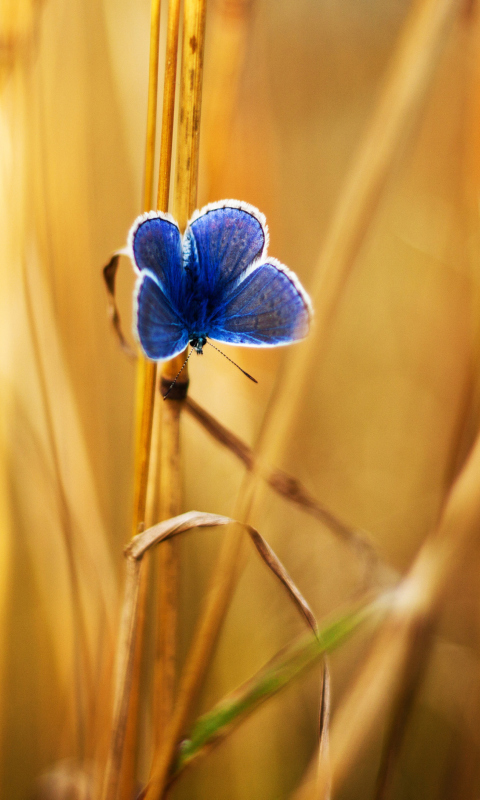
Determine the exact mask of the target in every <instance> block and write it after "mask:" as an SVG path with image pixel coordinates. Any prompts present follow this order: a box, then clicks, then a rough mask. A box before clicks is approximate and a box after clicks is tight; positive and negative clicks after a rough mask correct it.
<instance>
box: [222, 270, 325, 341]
mask: <svg viewBox="0 0 480 800" xmlns="http://www.w3.org/2000/svg"><path fill="white" fill-rule="evenodd" d="M310 316H311V305H310V299H309V297H308V295H307V293H306V292H305V290H304V289H303V287H302V286H301V284H300V281H299V280H298V278H297V276H296V275H295V274H294V273H293V272H291V271H290V270H289V269H288V268H287V267H285V266H284V265H283V264H280V262H279V261H277V260H276V259H273V258H269V259H268V262H265V263H263V264H259V265H258V266H256V267H254V268H253V269H252V271H251V272H250V273H247V275H246V277H245V278H244V279H243V280H242V281H241V282H240V283H238V284H237V286H236V287H235V288H234V290H233V291H232V292H230V293H229V294H228V295H227V296H226V297H225V299H224V302H223V303H222V304H221V306H219V308H218V311H217V314H216V317H215V319H214V320H213V324H212V326H211V328H210V332H209V336H211V338H212V339H217V340H219V341H222V342H228V343H229V344H241V345H249V346H251V347H275V346H276V345H282V344H290V343H291V342H295V341H297V340H298V339H303V338H304V337H305V336H306V335H307V333H308V328H309V322H310Z"/></svg>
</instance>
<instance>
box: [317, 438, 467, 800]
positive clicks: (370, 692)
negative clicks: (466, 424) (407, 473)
mask: <svg viewBox="0 0 480 800" xmlns="http://www.w3.org/2000/svg"><path fill="white" fill-rule="evenodd" d="M479 524H480V436H478V437H477V439H476V441H475V444H474V446H473V448H472V450H471V452H470V455H469V457H468V459H467V461H466V464H465V466H464V468H463V469H462V471H461V473H460V475H459V476H458V478H457V480H456V481H455V483H454V485H453V488H452V490H451V492H450V496H449V498H448V500H447V503H446V506H445V510H444V512H443V514H442V517H441V520H440V523H439V525H438V527H437V528H436V529H435V530H434V531H433V532H432V534H431V535H430V536H429V537H428V538H427V540H426V541H425V543H424V544H423V545H422V547H421V549H420V551H419V553H418V555H417V557H416V559H415V561H414V563H413V565H412V567H411V569H410V570H409V572H408V574H407V575H406V577H405V578H404V580H403V581H402V582H401V584H400V585H399V586H398V588H397V589H396V590H395V595H396V601H395V605H394V608H393V611H392V612H391V613H390V615H389V617H388V619H387V620H386V622H385V623H384V625H383V628H382V630H381V632H380V634H379V636H378V639H377V642H376V644H375V647H374V649H373V650H372V653H371V654H370V656H369V658H368V659H367V661H366V663H365V664H364V666H363V669H362V671H361V673H360V675H359V676H358V678H357V680H356V681H355V684H354V686H353V687H352V689H351V690H350V691H349V693H348V696H347V697H346V698H345V700H344V702H343V703H342V706H341V708H340V709H339V710H338V712H337V714H336V716H335V719H334V722H333V725H332V732H331V769H332V779H333V784H334V786H335V787H337V786H338V785H339V784H340V783H341V781H342V779H343V778H344V776H345V774H346V772H347V771H348V769H349V767H350V766H351V765H352V764H353V762H354V760H355V759H356V757H357V756H358V754H359V752H360V750H361V748H362V746H363V744H364V743H366V742H368V739H369V737H370V736H371V734H372V732H373V730H374V728H375V725H376V724H377V723H378V720H379V719H380V718H381V716H382V714H383V712H384V709H385V705H386V704H388V703H389V701H390V699H391V698H392V697H395V696H396V694H397V691H398V687H399V684H400V683H401V681H402V679H403V677H404V676H405V675H406V674H408V672H407V671H408V669H409V666H411V665H412V659H414V658H415V657H416V655H417V649H418V643H419V641H420V642H421V641H422V639H423V637H424V636H425V635H426V633H427V632H428V630H429V628H430V625H431V623H432V621H433V620H434V619H435V617H436V615H437V614H438V612H439V610H440V609H441V607H442V604H443V602H444V600H445V597H446V596H447V594H448V592H449V591H450V589H451V588H452V582H453V579H454V578H455V577H457V576H458V572H459V570H460V569H461V567H462V565H463V564H464V563H465V561H466V559H467V558H468V557H469V554H470V553H471V552H472V550H473V549H474V548H475V546H476V544H477V543H478V527H479ZM317 796H318V795H316V794H315V792H313V791H312V792H311V794H310V795H309V797H311V798H312V800H313V798H316V797H317Z"/></svg>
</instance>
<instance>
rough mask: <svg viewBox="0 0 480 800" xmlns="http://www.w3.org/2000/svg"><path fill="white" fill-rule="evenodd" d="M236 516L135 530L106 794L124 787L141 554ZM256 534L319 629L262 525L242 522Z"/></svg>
mask: <svg viewBox="0 0 480 800" xmlns="http://www.w3.org/2000/svg"><path fill="white" fill-rule="evenodd" d="M234 523H235V520H232V519H230V518H229V517H223V516H221V515H219V514H208V513H205V512H199V511H189V512H187V513H185V514H181V515H180V516H177V517H175V518H173V519H169V520H166V521H164V522H159V523H158V524H157V525H154V526H153V527H152V528H149V529H148V530H146V531H144V532H143V533H140V534H138V535H137V536H135V537H134V538H133V539H132V540H131V542H130V544H128V545H127V547H126V548H125V556H126V559H127V577H126V583H125V599H124V605H123V612H122V622H121V627H120V638H119V645H118V655H117V681H116V689H115V701H114V724H113V735H112V739H111V745H110V753H109V758H108V763H107V769H106V772H105V781H104V787H103V794H102V798H103V800H115V798H116V797H117V793H118V791H119V781H120V772H121V765H122V757H123V751H124V748H125V739H126V735H127V724H128V716H129V704H130V697H131V692H132V682H133V679H134V676H135V659H136V654H137V653H138V647H136V642H137V637H138V631H139V630H140V628H141V626H140V625H139V614H140V613H142V611H143V608H144V602H143V600H142V595H141V592H142V589H143V586H144V585H145V579H144V578H143V577H142V576H143V572H144V570H145V567H142V563H143V561H142V559H143V557H144V556H145V554H146V553H147V552H148V550H149V549H150V548H151V547H153V546H155V545H157V544H160V543H161V542H163V543H165V544H166V543H167V540H168V539H171V538H173V537H174V536H177V535H178V534H180V533H183V532H185V531H188V530H191V529H192V528H202V527H203V528H204V527H216V526H219V525H231V524H234ZM242 527H243V528H245V529H246V530H247V531H248V533H249V535H250V536H251V538H252V539H253V541H254V543H255V546H256V548H257V550H258V551H259V552H260V554H261V556H262V558H263V560H264V561H265V562H266V563H267V565H268V566H269V567H270V569H271V570H272V572H273V573H274V575H276V577H277V578H278V579H279V580H280V582H281V583H282V585H283V586H284V587H285V588H286V589H287V591H288V593H289V595H290V597H291V599H292V600H293V602H294V604H295V606H296V607H297V608H298V609H299V611H300V613H301V614H302V616H303V617H304V618H305V619H306V620H307V622H308V624H309V625H310V626H311V627H312V628H313V630H314V632H316V631H317V625H316V621H315V618H314V616H313V614H312V612H311V610H310V608H309V606H308V604H307V603H306V601H305V600H304V598H303V597H302V595H301V593H300V591H299V590H298V589H297V587H296V586H295V584H294V583H293V581H292V580H291V578H290V577H289V575H288V573H287V572H286V570H285V568H284V567H283V565H282V564H281V562H280V561H279V559H278V558H277V557H276V555H275V553H274V552H273V551H272V550H271V548H269V547H268V545H267V543H266V542H265V541H264V540H263V539H262V537H261V536H260V534H259V533H258V531H256V530H255V529H253V528H251V526H248V525H246V526H242Z"/></svg>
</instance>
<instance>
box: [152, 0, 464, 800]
mask: <svg viewBox="0 0 480 800" xmlns="http://www.w3.org/2000/svg"><path fill="white" fill-rule="evenodd" d="M457 7H458V2H457V1H456V0H419V2H417V3H416V4H415V7H414V9H413V10H412V11H411V13H410V15H409V18H408V20H407V24H406V25H405V28H404V30H403V32H402V35H401V36H400V40H399V43H398V46H397V49H396V52H395V54H394V57H393V60H392V63H391V65H390V69H389V73H388V75H387V78H386V81H385V84H384V88H383V92H382V94H381V96H380V99H379V102H378V104H377V108H376V110H375V112H374V114H373V117H372V120H371V122H370V125H369V127H368V130H367V132H366V134H365V137H364V140H363V142H362V143H361V145H360V148H359V151H358V153H357V157H356V159H355V161H354V164H353V167H352V169H351V171H350V174H349V176H348V179H347V182H346V186H345V188H344V191H343V193H342V195H341V198H340V202H339V204H338V207H337V210H336V213H335V216H334V219H333V221H332V224H331V226H330V228H329V232H328V234H327V237H326V241H325V243H324V246H323V248H322V252H321V255H320V262H319V263H320V267H319V277H318V279H317V281H316V284H315V286H314V290H313V304H314V307H315V311H316V317H315V320H316V321H315V333H314V335H313V334H312V335H311V337H310V339H309V340H307V342H306V343H305V344H304V345H303V346H302V347H301V348H298V349H297V351H296V357H295V362H294V363H293V365H292V362H291V365H290V368H289V369H288V370H287V372H286V375H285V380H284V382H283V383H282V385H281V386H280V390H279V391H278V393H277V394H276V396H275V398H274V399H273V402H272V408H271V412H270V414H269V415H268V418H267V420H266V424H265V425H264V431H263V435H262V440H261V443H260V461H262V462H265V463H266V464H267V463H270V464H275V463H276V461H277V460H278V458H279V456H280V453H281V450H282V448H283V446H284V443H285V442H286V440H287V436H288V434H289V430H290V427H291V424H292V419H293V415H294V412H295V409H296V408H297V407H298V400H299V398H300V394H301V392H302V391H303V387H304V386H305V380H306V376H307V375H308V372H309V371H310V370H311V369H312V364H313V360H314V359H315V360H316V361H318V357H319V351H320V349H321V347H322V346H323V344H324V342H325V339H326V335H327V332H328V328H329V325H330V323H331V320H332V318H333V316H334V313H335V310H336V308H337V305H338V301H339V299H340V296H341V292H342V290H343V287H344V285H345V283H346V280H347V278H348V276H349V274H350V272H351V270H352V268H353V266H354V263H355V259H356V257H357V255H358V253H359V251H360V248H361V246H362V244H363V242H364V240H365V237H366V235H367V232H368V230H369V226H370V223H371V221H372V219H373V217H374V213H375V211H376V208H377V205H378V202H379V199H380V196H381V193H382V191H383V189H384V187H385V185H386V183H387V180H388V178H389V176H390V174H391V172H392V169H393V167H394V164H395V162H396V159H397V158H398V155H399V151H400V149H401V148H402V146H403V145H404V144H405V142H406V140H407V138H408V134H409V133H411V131H412V129H413V127H414V123H415V121H416V120H417V119H418V114H419V111H420V109H421V107H422V103H423V100H424V97H425V93H426V91H427V88H428V86H429V82H430V79H431V76H432V74H433V72H434V69H435V67H436V64H437V63H438V59H439V56H440V53H441V50H442V45H443V44H444V42H445V40H446V37H447V34H448V31H449V24H450V22H451V20H452V18H453V15H454V12H455V10H456V9H457ZM259 485H261V484H260V482H258V481H256V476H255V475H252V476H251V477H250V478H249V477H248V476H247V480H246V488H245V491H244V493H243V502H242V509H241V511H238V512H237V513H236V516H237V518H240V519H245V518H246V515H247V514H248V513H249V512H250V510H251V507H252V503H253V501H254V500H255V501H256V502H258V501H259V498H260V491H259ZM241 547H242V541H241V536H240V533H239V531H238V530H235V529H233V528H232V529H231V530H229V531H228V532H227V534H226V536H225V539H224V542H223V545H222V551H221V553H220V556H219V561H218V564H217V568H216V570H215V574H214V578H213V582H212V585H211V587H210V590H209V594H208V597H207V600H206V603H205V607H204V611H203V614H202V616H201V619H200V621H199V623H198V626H197V630H196V632H195V636H194V640H193V643H192V646H191V648H190V652H189V655H188V659H187V662H186V665H185V668H184V672H183V674H182V678H181V681H180V688H179V698H178V702H177V706H176V709H175V713H174V716H173V719H172V723H171V726H170V728H169V732H168V740H167V743H166V745H165V747H164V750H163V752H162V754H161V756H159V757H157V758H156V762H155V766H154V771H153V773H152V782H151V787H150V790H149V793H147V800H154V798H156V797H157V796H158V795H160V793H161V787H162V786H164V785H165V781H166V778H167V775H168V770H169V768H170V763H171V760H172V758H173V755H174V752H175V745H176V741H177V740H178V739H179V737H180V736H181V734H182V731H183V728H184V726H185V724H186V722H187V720H188V716H189V714H190V711H191V707H192V704H193V702H194V700H195V698H196V696H197V693H198V690H199V687H200V685H201V682H202V680H203V677H204V674H205V671H206V668H207V664H208V662H209V659H210V656H211V652H212V649H213V647H214V645H215V642H216V639H217V636H218V632H219V629H220V626H221V624H222V621H223V619H224V615H225V611H226V608H227V606H228V603H229V600H230V597H231V594H232V591H233V587H234V585H235V578H236V574H237V571H238V569H239V563H240V552H241ZM322 790H323V789H322Z"/></svg>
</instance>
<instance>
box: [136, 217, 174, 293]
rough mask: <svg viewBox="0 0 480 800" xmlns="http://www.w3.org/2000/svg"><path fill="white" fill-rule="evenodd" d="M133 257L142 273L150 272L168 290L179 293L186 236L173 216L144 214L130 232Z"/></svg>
mask: <svg viewBox="0 0 480 800" xmlns="http://www.w3.org/2000/svg"><path fill="white" fill-rule="evenodd" d="M129 243H130V250H131V256H132V258H133V261H134V264H135V266H136V268H137V271H138V272H142V271H143V270H149V271H150V272H152V273H153V274H154V275H155V277H156V278H157V279H158V281H159V283H160V284H161V285H162V286H163V288H164V289H166V290H167V291H170V292H171V293H172V294H173V295H174V294H175V291H174V288H175V286H177V285H178V284H179V283H180V281H181V276H182V237H181V235H180V231H179V229H178V225H177V223H176V222H175V220H174V219H173V218H172V217H170V215H169V214H162V212H160V211H158V212H150V213H149V214H143V215H142V216H141V217H139V218H138V220H137V222H136V223H135V225H134V226H133V228H132V230H131V231H130V236H129Z"/></svg>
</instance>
